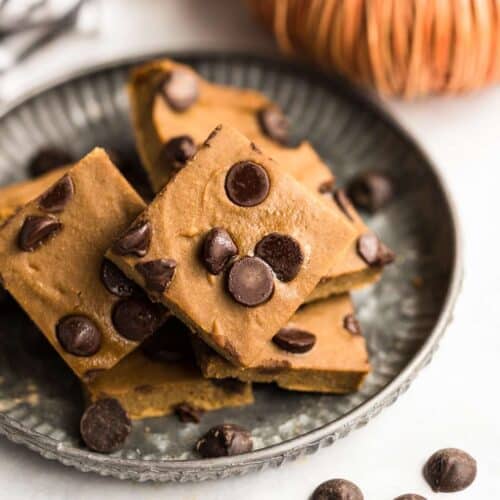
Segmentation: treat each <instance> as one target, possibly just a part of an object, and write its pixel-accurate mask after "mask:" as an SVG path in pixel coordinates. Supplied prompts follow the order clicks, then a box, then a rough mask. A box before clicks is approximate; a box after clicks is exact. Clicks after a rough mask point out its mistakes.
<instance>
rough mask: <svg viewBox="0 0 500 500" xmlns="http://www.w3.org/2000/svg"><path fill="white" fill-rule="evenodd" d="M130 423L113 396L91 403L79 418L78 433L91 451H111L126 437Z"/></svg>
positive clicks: (118, 446)
mask: <svg viewBox="0 0 500 500" xmlns="http://www.w3.org/2000/svg"><path fill="white" fill-rule="evenodd" d="M131 430H132V424H131V422H130V419H129V418H128V416H127V413H126V412H125V410H124V409H123V408H122V405H121V404H120V403H119V402H118V401H117V400H116V399H113V398H106V399H100V400H99V401H96V402H95V403H93V404H91V405H90V406H89V407H88V408H87V409H86V410H85V412H84V414H83V416H82V418H81V420H80V434H81V436H82V439H83V441H84V442H85V444H86V445H87V447H88V448H90V449H91V450H93V451H98V452H99V453H111V452H112V451H115V450H117V449H118V448H120V447H121V446H122V445H123V443H124V442H125V440H126V439H127V437H128V435H129V434H130V431H131Z"/></svg>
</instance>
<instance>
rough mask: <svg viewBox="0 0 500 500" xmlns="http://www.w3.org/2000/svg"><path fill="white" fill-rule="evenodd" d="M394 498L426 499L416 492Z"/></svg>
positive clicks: (408, 499) (405, 499)
mask: <svg viewBox="0 0 500 500" xmlns="http://www.w3.org/2000/svg"><path fill="white" fill-rule="evenodd" d="M394 500H426V498H425V497H423V496H422V495H417V494H416V493H406V494H405V495H400V496H399V497H397V498H395V499H394Z"/></svg>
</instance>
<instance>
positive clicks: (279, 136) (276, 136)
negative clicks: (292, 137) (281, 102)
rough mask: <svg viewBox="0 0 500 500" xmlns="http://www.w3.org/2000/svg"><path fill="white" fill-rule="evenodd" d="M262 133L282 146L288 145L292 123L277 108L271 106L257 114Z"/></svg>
mask: <svg viewBox="0 0 500 500" xmlns="http://www.w3.org/2000/svg"><path fill="white" fill-rule="evenodd" d="M257 120H258V122H259V125H260V128H261V130H262V132H263V133H264V134H265V135H267V136H268V137H269V138H271V139H273V140H274V141H276V142H279V143H280V144H284V145H286V144H287V143H288V138H289V131H290V122H289V121H288V119H287V117H286V116H285V115H284V114H283V112H282V111H281V109H280V108H278V107H277V106H269V107H267V108H264V109H261V110H260V111H259V112H258V113H257Z"/></svg>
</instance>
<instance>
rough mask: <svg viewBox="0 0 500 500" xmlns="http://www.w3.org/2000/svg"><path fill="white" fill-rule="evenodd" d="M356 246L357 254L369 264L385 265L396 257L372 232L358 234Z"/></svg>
mask: <svg viewBox="0 0 500 500" xmlns="http://www.w3.org/2000/svg"><path fill="white" fill-rule="evenodd" d="M356 248H357V251H358V254H359V256H360V257H361V258H362V259H363V260H364V261H365V262H366V263H367V264H368V265H370V266H385V265H386V264H390V263H391V262H393V261H394V259H395V257H396V256H395V254H394V252H393V251H392V250H391V249H390V248H388V247H387V246H385V245H384V244H383V243H382V242H381V241H380V240H379V238H378V237H377V236H376V235H375V234H373V233H366V234H363V235H362V236H360V237H359V238H358V241H357V246H356Z"/></svg>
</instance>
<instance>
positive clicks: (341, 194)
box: [333, 189, 354, 221]
mask: <svg viewBox="0 0 500 500" xmlns="http://www.w3.org/2000/svg"><path fill="white" fill-rule="evenodd" d="M333 199H334V201H335V203H336V204H337V206H338V207H339V208H340V210H342V212H344V215H345V216H346V217H347V218H348V219H349V220H351V221H353V220H354V219H353V217H352V215H351V211H352V210H353V206H352V205H351V202H350V201H349V198H348V197H347V195H346V194H345V191H344V190H343V189H336V190H335V191H334V192H333Z"/></svg>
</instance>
